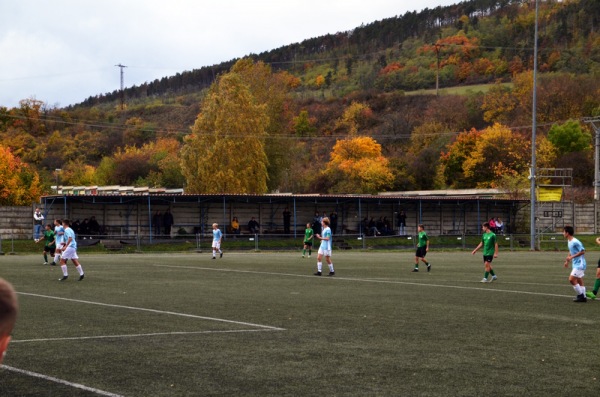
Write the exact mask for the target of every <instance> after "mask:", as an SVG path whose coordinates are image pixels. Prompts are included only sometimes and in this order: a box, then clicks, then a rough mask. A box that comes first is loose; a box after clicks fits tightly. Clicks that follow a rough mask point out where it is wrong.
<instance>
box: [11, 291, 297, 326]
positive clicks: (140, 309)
mask: <svg viewBox="0 0 600 397" xmlns="http://www.w3.org/2000/svg"><path fill="white" fill-rule="evenodd" d="M17 294H19V295H26V296H35V297H38V298H47V299H56V300H63V301H68V302H77V303H87V304H90V305H98V306H106V307H116V308H119V309H129V310H139V311H143V312H150V313H158V314H168V315H171V316H180V317H189V318H197V319H200V320H209V321H219V322H222V323H229V324H238V325H245V326H249V327H257V328H264V329H270V330H275V331H285V328H279V327H272V326H270V325H262V324H254V323H247V322H244V321H234V320H225V319H223V318H215V317H205V316H197V315H195V314H187V313H178V312H171V311H164V310H156V309H147V308H145V307H134V306H123V305H115V304H111V303H101V302H92V301H84V300H80V299H69V298H61V297H58V296H49V295H40V294H32V293H29V292H17Z"/></svg>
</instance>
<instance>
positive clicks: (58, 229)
mask: <svg viewBox="0 0 600 397" xmlns="http://www.w3.org/2000/svg"><path fill="white" fill-rule="evenodd" d="M54 237H56V244H55V245H56V250H55V251H54V262H52V263H51V265H52V266H56V265H58V263H59V262H60V254H61V253H62V250H63V248H64V247H63V245H64V244H65V228H64V227H63V225H62V220H60V219H55V220H54Z"/></svg>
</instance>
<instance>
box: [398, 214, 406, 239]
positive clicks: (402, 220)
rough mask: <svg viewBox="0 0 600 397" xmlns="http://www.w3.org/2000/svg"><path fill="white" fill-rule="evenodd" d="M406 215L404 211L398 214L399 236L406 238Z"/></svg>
mask: <svg viewBox="0 0 600 397" xmlns="http://www.w3.org/2000/svg"><path fill="white" fill-rule="evenodd" d="M405 228H406V213H404V211H400V212H399V213H398V234H399V235H401V236H404V235H405V233H406V231H405Z"/></svg>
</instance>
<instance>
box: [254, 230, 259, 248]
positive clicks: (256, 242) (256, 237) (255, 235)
mask: <svg viewBox="0 0 600 397" xmlns="http://www.w3.org/2000/svg"><path fill="white" fill-rule="evenodd" d="M254 250H255V251H258V233H255V234H254Z"/></svg>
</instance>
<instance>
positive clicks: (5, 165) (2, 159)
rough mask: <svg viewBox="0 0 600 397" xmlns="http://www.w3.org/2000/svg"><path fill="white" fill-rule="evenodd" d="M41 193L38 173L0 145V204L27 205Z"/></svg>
mask: <svg viewBox="0 0 600 397" xmlns="http://www.w3.org/2000/svg"><path fill="white" fill-rule="evenodd" d="M43 193H44V191H43V188H42V185H41V184H40V177H39V175H38V173H37V172H35V171H32V170H31V169H30V168H29V167H28V166H27V165H26V164H24V163H23V162H22V161H21V159H19V158H18V157H15V156H14V155H13V154H12V152H11V150H10V149H8V148H6V147H4V146H2V145H0V205H29V204H31V203H33V202H37V201H38V200H39V198H40V196H41V195H42V194H43Z"/></svg>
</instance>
